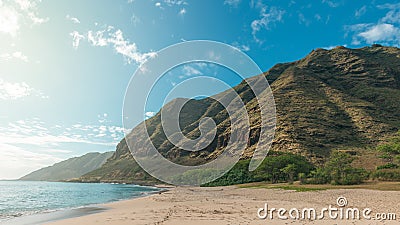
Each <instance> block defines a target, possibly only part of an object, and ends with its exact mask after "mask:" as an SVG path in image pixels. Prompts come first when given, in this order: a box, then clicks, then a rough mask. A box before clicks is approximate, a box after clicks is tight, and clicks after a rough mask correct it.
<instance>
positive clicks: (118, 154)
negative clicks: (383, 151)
mask: <svg viewBox="0 0 400 225" xmlns="http://www.w3.org/2000/svg"><path fill="white" fill-rule="evenodd" d="M258 76H266V78H267V79H268V81H269V83H270V86H271V89H272V92H273V95H274V99H275V103H276V114H277V124H276V133H275V138H274V141H273V143H272V150H274V151H283V152H292V153H297V154H300V155H303V156H306V157H307V158H308V159H309V160H310V161H312V162H313V163H314V164H316V165H321V164H322V163H323V162H324V161H326V158H327V157H328V156H329V155H330V153H331V152H332V151H334V150H341V151H347V152H350V153H351V154H352V155H354V156H356V158H357V159H356V161H355V162H354V163H355V164H358V165H360V166H362V167H364V168H366V169H373V168H375V166H376V165H379V164H382V161H381V159H380V158H379V157H377V153H376V152H374V150H373V148H374V147H375V146H376V145H377V144H378V143H379V142H381V141H383V140H384V139H385V138H387V137H390V136H393V135H394V134H395V133H396V131H397V130H398V129H399V128H400V103H399V99H400V49H398V48H394V47H383V46H380V45H373V46H371V47H364V48H360V49H349V48H345V47H336V48H334V49H331V50H325V49H316V50H313V51H312V52H311V53H310V54H308V55H307V56H306V57H304V58H303V59H300V60H298V61H295V62H291V63H281V64H277V65H275V66H274V67H273V68H271V69H270V70H269V71H267V72H265V73H263V74H261V75H258ZM252 79H255V78H250V79H248V81H250V82H251V80H252ZM234 89H235V90H236V92H237V93H238V94H239V95H240V96H241V98H242V100H243V102H244V103H245V104H246V108H247V110H248V112H249V116H250V123H251V132H250V141H249V143H248V148H247V150H246V152H245V154H244V155H243V157H242V158H243V159H247V158H250V157H251V156H252V153H253V152H252V151H253V150H254V147H255V144H256V143H257V142H258V139H259V133H260V113H259V108H258V104H257V100H256V99H255V98H254V94H253V92H252V91H251V90H250V88H249V86H248V85H247V83H246V82H244V81H243V82H242V83H240V84H239V85H237V86H236V87H235V88H234ZM227 93H228V92H222V93H220V94H218V96H224V95H227ZM183 100H184V99H176V100H173V101H172V102H170V103H168V104H167V105H165V106H164V109H165V110H170V109H173V108H174V106H175V105H177V104H178V103H179V102H180V101H183ZM204 117H211V118H213V119H214V121H215V122H216V124H217V126H218V128H217V136H216V138H215V139H214V140H213V142H212V143H211V144H210V145H209V146H208V147H206V148H205V149H203V150H201V151H198V152H187V151H183V150H181V149H178V148H176V147H174V146H173V145H172V144H171V143H170V142H169V141H168V140H166V137H165V135H164V133H163V129H162V127H161V124H160V113H158V114H156V115H155V116H154V117H152V118H150V119H148V120H146V121H145V122H143V123H141V124H140V125H138V127H140V126H143V125H144V123H146V125H147V128H148V133H149V136H150V137H151V140H152V142H153V143H154V145H155V146H156V147H157V149H158V151H159V152H160V153H161V154H162V155H163V156H165V157H167V158H168V159H169V160H171V161H174V162H178V163H180V164H184V165H197V164H200V163H204V162H207V161H210V160H212V159H213V158H215V157H216V156H217V155H218V154H219V153H220V152H222V151H223V149H224V147H225V146H226V145H227V142H228V140H229V135H230V128H229V126H230V120H229V118H228V116H227V112H226V111H225V110H224V108H223V106H222V105H221V104H219V103H218V102H216V101H215V100H213V99H211V98H205V99H200V100H194V99H192V100H190V101H189V102H187V103H186V104H185V106H184V107H183V109H182V112H181V114H180V118H179V119H180V126H181V130H182V131H183V133H184V134H185V135H186V136H187V137H188V138H191V139H194V138H196V137H198V136H199V129H198V124H199V121H200V120H201V119H202V118H204ZM138 127H136V128H134V129H133V131H132V133H131V134H130V135H131V137H132V140H133V141H134V142H135V144H137V145H139V146H140V144H141V143H143V141H144V140H145V139H144V137H143V136H144V134H142V133H140V132H138V131H137V130H138ZM261 147H262V146H261ZM80 180H81V181H92V182H98V181H105V182H111V181H127V182H145V183H147V182H149V183H152V182H155V180H154V179H153V178H151V177H150V176H149V175H148V174H147V173H146V172H144V171H143V170H142V169H140V167H139V166H138V165H137V163H136V162H135V161H134V160H133V157H132V156H131V154H130V152H129V149H128V147H127V144H126V142H125V139H123V140H122V141H121V142H120V143H119V144H118V146H117V149H116V151H115V153H114V154H113V156H112V157H111V158H110V159H109V160H108V161H107V162H106V163H105V164H104V165H103V166H102V167H101V168H99V169H97V170H94V171H92V172H90V173H87V174H85V175H84V176H82V177H81V178H80Z"/></svg>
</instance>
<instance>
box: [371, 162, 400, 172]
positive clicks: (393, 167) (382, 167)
mask: <svg viewBox="0 0 400 225" xmlns="http://www.w3.org/2000/svg"><path fill="white" fill-rule="evenodd" d="M397 168H399V165H397V164H394V163H387V164H385V165H382V166H378V167H376V169H377V170H383V169H397Z"/></svg>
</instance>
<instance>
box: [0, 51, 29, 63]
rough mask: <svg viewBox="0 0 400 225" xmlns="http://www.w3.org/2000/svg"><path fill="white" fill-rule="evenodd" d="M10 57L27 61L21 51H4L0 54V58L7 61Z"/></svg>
mask: <svg viewBox="0 0 400 225" xmlns="http://www.w3.org/2000/svg"><path fill="white" fill-rule="evenodd" d="M12 59H18V60H22V61H24V62H28V57H27V56H26V55H24V54H23V53H22V52H18V51H17V52H13V53H11V54H10V53H4V54H1V55H0V60H5V61H9V60H12Z"/></svg>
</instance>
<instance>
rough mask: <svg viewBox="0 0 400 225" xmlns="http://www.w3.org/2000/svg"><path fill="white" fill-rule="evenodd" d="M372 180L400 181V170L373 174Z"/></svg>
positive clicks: (384, 170)
mask: <svg viewBox="0 0 400 225" xmlns="http://www.w3.org/2000/svg"><path fill="white" fill-rule="evenodd" d="M372 178H374V179H378V180H380V181H400V169H381V170H377V171H375V172H374V173H373V174H372Z"/></svg>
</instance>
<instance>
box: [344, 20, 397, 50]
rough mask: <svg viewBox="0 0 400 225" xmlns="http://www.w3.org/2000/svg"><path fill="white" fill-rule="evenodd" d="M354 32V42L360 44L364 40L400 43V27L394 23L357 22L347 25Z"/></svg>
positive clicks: (370, 42)
mask: <svg viewBox="0 0 400 225" xmlns="http://www.w3.org/2000/svg"><path fill="white" fill-rule="evenodd" d="M345 29H347V30H348V31H349V32H352V33H354V34H353V40H352V44H354V45H359V44H361V43H362V42H365V43H367V44H373V43H378V42H379V43H382V44H391V45H398V44H399V43H400V29H399V28H398V27H396V26H394V25H392V24H387V23H378V24H355V25H351V26H346V27H345Z"/></svg>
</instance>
